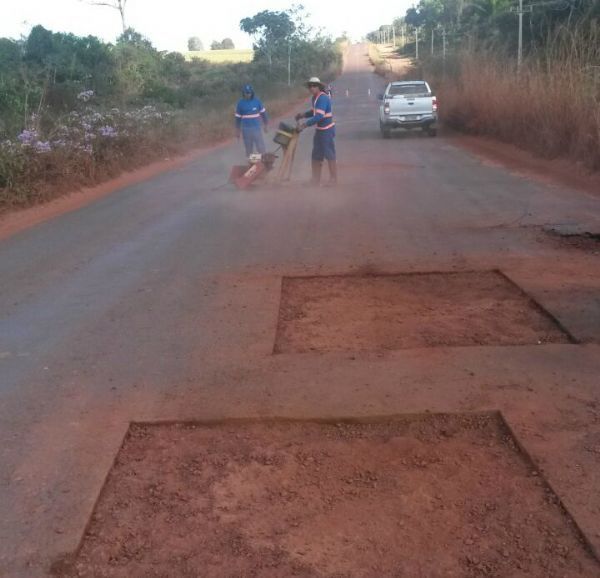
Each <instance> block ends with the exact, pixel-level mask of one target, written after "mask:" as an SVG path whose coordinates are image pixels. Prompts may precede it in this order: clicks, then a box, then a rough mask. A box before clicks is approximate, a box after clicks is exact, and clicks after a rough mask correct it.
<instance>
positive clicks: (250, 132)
mask: <svg viewBox="0 0 600 578" xmlns="http://www.w3.org/2000/svg"><path fill="white" fill-rule="evenodd" d="M268 127H269V117H268V116H267V110H266V109H265V107H264V106H263V103H262V102H261V101H260V100H259V99H258V98H257V97H256V95H255V94H254V89H253V88H252V86H251V85H250V84H246V85H245V86H244V87H243V88H242V98H241V99H240V101H239V102H238V103H237V106H236V107H235V128H236V131H237V137H238V139H239V138H240V137H242V138H243V139H244V147H245V149H246V156H250V155H251V154H252V153H253V152H254V149H256V151H257V152H259V153H260V154H264V153H265V152H266V151H267V149H266V148H265V141H264V139H263V135H262V133H263V130H264V132H267V131H268Z"/></svg>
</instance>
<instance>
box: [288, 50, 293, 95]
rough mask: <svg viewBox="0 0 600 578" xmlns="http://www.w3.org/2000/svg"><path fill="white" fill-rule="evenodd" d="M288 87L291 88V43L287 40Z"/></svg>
mask: <svg viewBox="0 0 600 578" xmlns="http://www.w3.org/2000/svg"><path fill="white" fill-rule="evenodd" d="M288 86H292V41H291V40H288Z"/></svg>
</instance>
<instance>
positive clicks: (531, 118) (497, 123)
mask: <svg viewBox="0 0 600 578" xmlns="http://www.w3.org/2000/svg"><path fill="white" fill-rule="evenodd" d="M444 72H445V74H444ZM424 73H425V74H429V75H430V76H433V77H434V78H433V81H434V83H435V85H436V86H437V92H438V94H439V96H440V110H441V116H442V118H443V120H444V121H445V122H446V123H447V124H448V125H450V126H452V127H454V128H456V129H459V130H461V131H465V132H469V133H474V134H481V135H488V136H491V137H494V138H497V139H499V140H502V141H505V142H508V143H513V144H515V145H517V146H519V147H521V148H523V149H527V150H530V151H532V152H534V153H536V154H538V155H540V156H543V157H546V158H558V157H566V158H570V159H572V160H573V161H575V162H576V163H578V164H581V165H583V166H585V167H586V168H587V169H589V170H592V171H596V170H600V32H599V30H598V28H597V27H589V28H587V29H586V30H577V29H576V30H574V31H570V30H568V29H566V28H561V29H560V30H558V31H557V32H555V33H554V35H553V37H552V38H551V39H549V41H548V43H547V45H546V47H545V48H544V50H543V51H542V52H540V53H535V54H532V55H530V56H529V57H528V58H527V59H526V60H525V61H524V63H523V65H522V67H521V70H520V71H517V70H516V66H515V63H514V57H512V58H509V57H507V55H504V54H499V53H498V52H497V51H496V52H494V51H490V50H488V51H484V52H481V51H479V52H477V53H473V52H470V53H469V52H462V53H459V54H457V55H456V56H455V57H454V59H453V60H449V61H448V62H447V63H446V70H445V71H442V68H441V66H440V62H439V61H438V62H436V63H433V62H429V63H425V65H424Z"/></svg>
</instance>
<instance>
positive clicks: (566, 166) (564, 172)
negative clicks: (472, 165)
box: [448, 132, 600, 195]
mask: <svg viewBox="0 0 600 578" xmlns="http://www.w3.org/2000/svg"><path fill="white" fill-rule="evenodd" d="M448 136H451V139H452V140H451V142H453V143H454V144H457V145H459V146H461V147H463V148H465V149H467V150H468V151H469V152H471V153H473V154H475V155H477V156H479V157H480V158H482V159H484V160H489V161H492V162H495V163H498V164H500V165H501V166H503V167H505V168H507V169H508V170H510V171H511V172H513V173H514V174H518V175H520V176H523V177H526V178H529V179H532V180H535V181H540V182H543V183H546V184H548V185H553V186H557V185H563V186H566V187H570V188H572V189H577V190H579V191H583V192H586V193H590V194H592V195H600V173H598V172H596V173H590V172H588V171H586V170H585V169H584V168H582V167H580V166H577V165H576V164H575V163H573V162H572V161H569V160H567V159H544V158H541V157H538V156H536V155H534V154H533V153H530V152H528V151H525V150H523V149H520V148H518V147H517V146H515V145H511V144H508V143H503V142H500V141H497V140H494V139H491V138H485V137H481V136H475V135H466V134H459V133H454V132H450V135H448Z"/></svg>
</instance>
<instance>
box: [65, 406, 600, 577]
mask: <svg viewBox="0 0 600 578" xmlns="http://www.w3.org/2000/svg"><path fill="white" fill-rule="evenodd" d="M54 570H55V573H58V574H59V575H60V576H67V577H68V576H90V577H92V576H93V577H97V576H104V577H107V576H111V577H112V576H118V577H127V578H131V577H146V576H202V577H203V578H223V577H234V576H235V577H239V576H257V577H270V578H271V577H272V578H280V577H282V576H300V577H315V578H316V577H321V578H322V577H334V576H335V577H380V576H405V577H410V578H412V577H415V576H427V577H442V576H461V577H468V576H525V575H526V576H529V577H539V578H542V577H543V578H547V577H548V576H561V577H563V578H564V577H575V576H578V577H579V576H597V575H598V572H599V568H598V566H597V564H596V561H595V560H594V558H593V557H592V555H591V554H589V553H588V551H587V549H586V547H585V545H584V542H583V539H582V537H581V535H580V534H579V533H578V531H577V528H576V526H575V524H574V523H573V521H572V519H571V518H570V517H569V516H568V515H567V514H566V512H565V511H564V510H563V509H562V508H561V507H560V505H559V503H558V501H557V499H556V497H555V495H554V494H553V493H552V492H551V490H550V489H549V488H548V487H547V486H546V484H545V482H544V481H543V479H542V478H541V476H540V475H539V474H538V472H536V471H534V470H533V468H532V466H531V465H530V463H529V462H528V461H527V460H526V459H525V457H524V456H523V455H522V454H520V453H519V451H518V449H517V448H516V445H515V443H514V440H513V438H512V437H511V436H510V434H509V432H508V431H507V429H506V428H505V427H504V425H503V422H502V421H501V418H500V417H499V416H498V415H497V414H493V413H490V414H475V415H473V414H471V415H430V414H428V415H425V416H411V417H405V418H400V419H394V420H393V421H384V422H379V423H362V424H359V423H354V424H351V423H338V424H335V423H330V424H328V423H314V422H262V423H261V422H257V423H246V424H230V425H227V424H224V425H212V426H202V425H191V424H187V425H183V424H181V425H146V426H143V425H133V426H132V427H131V428H130V431H129V433H128V435H127V437H126V440H125V442H124V445H123V447H122V449H121V451H120V453H119V455H118V456H117V459H116V462H115V465H114V467H113V469H112V471H111V472H110V474H109V476H108V479H107V482H106V484H105V487H104V489H103V491H102V493H101V496H100V498H99V501H98V503H97V506H96V508H95V511H94V513H93V516H92V519H91V522H90V524H89V526H88V528H87V531H86V534H85V536H84V539H83V542H82V545H81V547H80V549H79V551H78V552H77V554H76V555H75V556H74V557H73V558H72V559H71V560H64V561H62V562H60V563H58V564H56V565H55V568H54Z"/></svg>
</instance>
